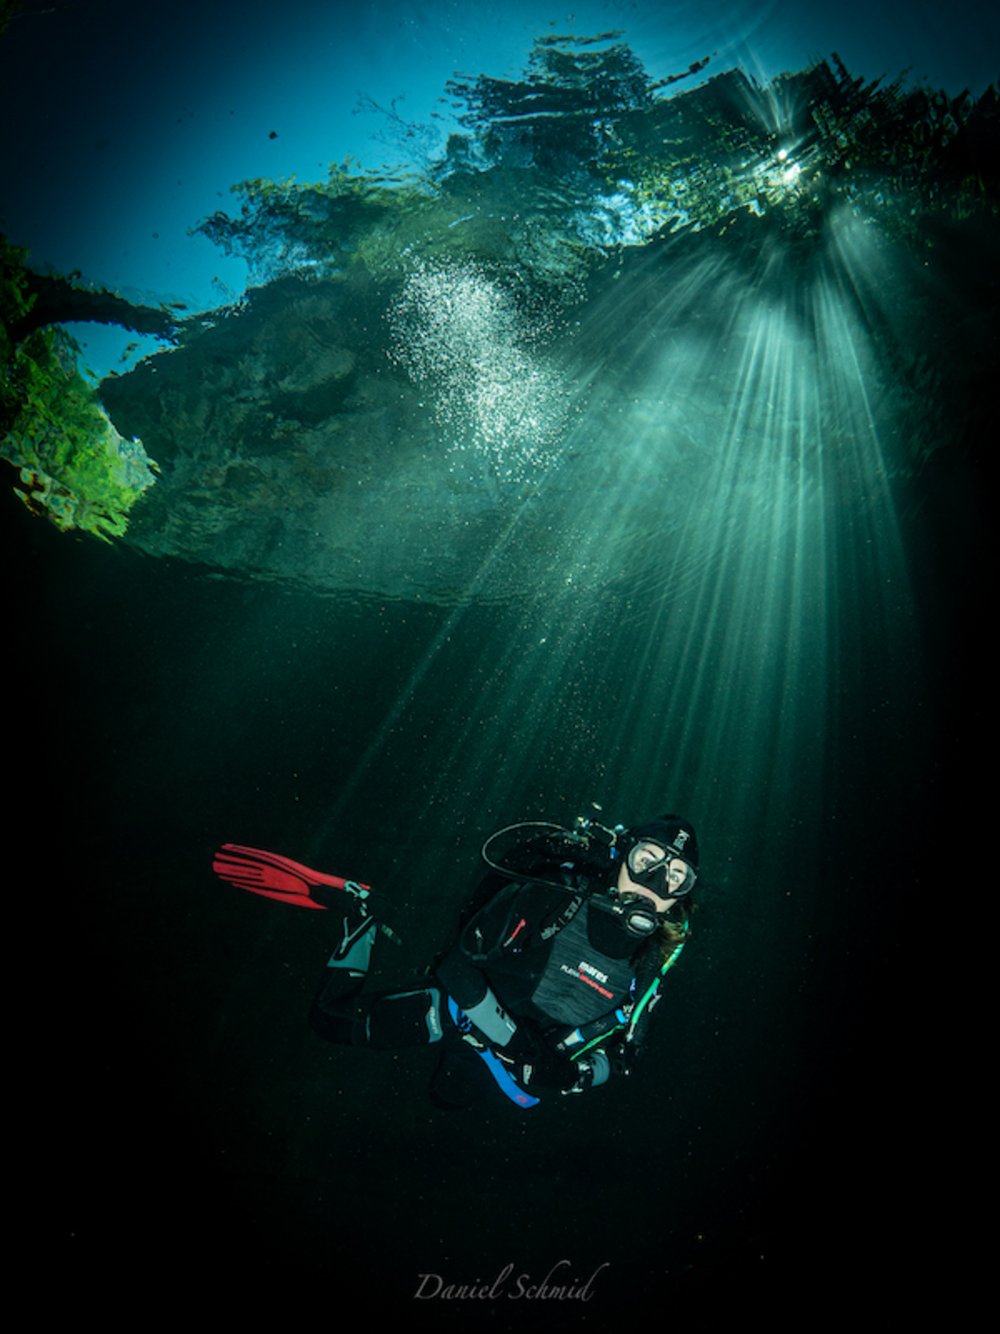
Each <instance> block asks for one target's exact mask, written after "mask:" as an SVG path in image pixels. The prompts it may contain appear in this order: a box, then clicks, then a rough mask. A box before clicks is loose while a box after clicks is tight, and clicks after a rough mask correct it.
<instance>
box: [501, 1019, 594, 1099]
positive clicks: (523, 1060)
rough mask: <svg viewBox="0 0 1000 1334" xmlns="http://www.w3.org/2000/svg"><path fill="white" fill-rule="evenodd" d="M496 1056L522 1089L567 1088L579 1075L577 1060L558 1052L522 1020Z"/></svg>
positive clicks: (562, 1090) (538, 1032) (535, 1029)
mask: <svg viewBox="0 0 1000 1334" xmlns="http://www.w3.org/2000/svg"><path fill="white" fill-rule="evenodd" d="M494 1055H495V1056H496V1057H497V1059H498V1060H500V1061H502V1062H503V1064H504V1065H505V1066H506V1067H507V1069H508V1070H509V1071H510V1073H511V1075H512V1076H513V1078H514V1079H515V1081H516V1082H517V1083H518V1084H520V1085H521V1087H522V1088H541V1089H556V1090H559V1091H561V1092H565V1091H567V1090H568V1089H569V1088H570V1087H571V1086H572V1085H573V1084H574V1083H576V1081H577V1079H578V1077H579V1071H578V1070H577V1068H576V1064H575V1062H573V1061H571V1060H570V1058H569V1057H568V1056H567V1055H566V1054H565V1052H561V1051H556V1049H555V1048H554V1047H551V1046H550V1045H549V1044H548V1043H547V1042H546V1041H545V1039H544V1037H543V1036H542V1034H541V1032H540V1031H539V1030H538V1029H537V1028H536V1027H535V1026H534V1025H533V1024H531V1023H528V1022H525V1021H523V1020H522V1022H521V1023H519V1024H518V1026H517V1031H516V1032H515V1034H514V1036H513V1037H512V1038H511V1040H510V1042H509V1043H508V1044H507V1046H506V1047H504V1048H502V1049H501V1050H495V1051H494Z"/></svg>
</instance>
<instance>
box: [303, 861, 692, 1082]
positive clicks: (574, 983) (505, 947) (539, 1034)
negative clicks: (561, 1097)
mask: <svg viewBox="0 0 1000 1334" xmlns="http://www.w3.org/2000/svg"><path fill="white" fill-rule="evenodd" d="M602 851H603V850H602ZM557 857H558V858H560V859H559V860H556V858H557ZM522 866H523V873H524V876H525V878H523V879H521V878H518V879H516V880H513V879H505V878H504V877H501V876H498V875H493V876H491V877H488V878H487V880H486V881H484V883H483V885H481V886H480V889H479V891H478V892H477V896H476V898H477V900H478V901H480V902H482V901H483V900H484V899H485V900H486V902H485V906H484V907H482V908H481V909H480V910H479V911H478V912H475V913H473V914H472V915H471V916H470V917H469V919H468V920H467V921H466V923H465V925H464V926H463V928H462V930H461V932H460V935H459V937H458V939H457V940H456V942H455V943H454V945H453V946H452V947H451V948H450V949H449V950H448V951H447V953H446V954H445V955H444V956H443V957H442V958H441V959H440V961H439V962H438V964H437V967H436V969H435V973H434V976H433V978H432V979H430V980H428V979H424V980H422V981H421V982H420V983H418V984H416V985H415V986H413V987H412V988H409V989H406V990H394V991H386V992H375V993H368V994H361V988H362V986H363V984H364V973H365V971H366V968H367V953H370V948H371V941H372V940H373V939H374V931H375V926H374V923H371V924H370V928H369V935H368V937H367V946H366V948H367V953H366V952H365V950H362V951H361V955H362V956H363V957H359V954H358V950H357V948H356V947H355V948H354V953H353V956H351V957H347V958H346V963H345V959H344V958H343V957H342V958H341V959H338V957H337V955H334V958H333V959H331V960H330V965H329V966H328V969H327V976H326V978H325V979H324V983H323V985H322V986H321V988H320V992H319V995H318V996H317V999H316V1003H315V1005H314V1007H313V1012H312V1023H313V1026H314V1027H315V1028H316V1029H317V1031H318V1032H319V1033H321V1034H322V1035H323V1036H324V1037H326V1038H328V1039H330V1040H331V1041H336V1042H350V1043H354V1044H359V1045H366V1046H371V1047H379V1048H389V1047H401V1046H410V1045H423V1044H432V1043H440V1044H441V1060H440V1062H439V1065H438V1070H437V1072H436V1074H435V1077H434V1080H433V1083H432V1088H431V1092H432V1096H433V1097H434V1099H435V1101H436V1102H438V1103H439V1104H440V1105H443V1106H448V1107H459V1106H467V1105H469V1103H470V1102H473V1101H476V1100H478V1098H479V1096H481V1094H482V1093H483V1092H484V1091H486V1090H489V1089H490V1088H492V1089H493V1090H494V1091H495V1089H496V1087H499V1088H500V1089H501V1090H502V1091H503V1092H504V1093H505V1094H506V1095H507V1096H508V1097H509V1098H511V1100H512V1101H514V1102H516V1103H518V1104H520V1105H522V1106H531V1105H533V1104H534V1103H535V1102H536V1101H538V1100H539V1098H544V1097H545V1096H546V1094H549V1095H550V1096H551V1094H553V1093H558V1092H571V1091H572V1092H582V1091H584V1089H586V1088H590V1087H592V1086H596V1085H598V1084H601V1083H604V1082H605V1081H606V1080H607V1078H608V1077H609V1076H610V1075H611V1074H613V1073H615V1072H620V1071H623V1070H627V1069H628V1065H629V1062H630V1060H631V1057H632V1055H633V1054H634V1052H635V1050H636V1048H637V1046H638V1043H639V1041H640V1040H641V1037H642V1034H643V1031H644V1029H645V1026H646V1024H647V1023H648V1020H649V1015H650V1013H651V1011H652V1009H653V1006H654V1005H655V1000H656V995H655V990H654V991H653V992H652V995H650V989H651V988H652V987H653V984H654V983H655V982H656V980H657V979H658V977H659V976H660V975H661V971H662V968H663V965H664V963H665V962H666V960H667V959H668V957H669V956H670V953H671V951H670V947H669V946H665V945H664V942H663V940H662V938H661V937H660V936H659V935H657V936H654V937H652V938H648V937H647V938H645V939H637V938H636V937H635V936H633V935H630V934H629V932H628V931H627V930H626V928H625V926H624V924H623V920H622V917H621V915H620V914H619V913H616V912H615V911H614V907H613V902H612V899H611V898H610V897H609V895H608V893H607V889H608V886H609V885H610V884H611V883H613V880H614V868H613V866H612V864H611V862H610V860H609V859H608V858H607V855H606V853H604V855H603V856H600V855H598V857H597V858H594V859H592V858H589V857H587V856H585V855H582V854H581V850H580V849H579V848H578V847H577V846H576V845H572V844H565V843H559V844H557V845H553V844H552V841H551V840H549V841H544V840H536V841H535V842H534V843H533V844H531V845H529V847H528V848H527V849H524V850H522V856H521V858H520V861H519V864H518V867H517V869H518V871H519V872H520V871H521V868H522ZM684 924H685V923H684V921H683V920H682V921H680V922H679V923H678V925H680V926H681V927H682V929H683V927H684ZM363 930H364V924H363V923H361V924H358V923H356V924H355V925H354V933H355V938H356V939H357V938H358V932H359V931H363ZM352 963H353V965H354V966H353V967H351V966H350V965H351V964H352Z"/></svg>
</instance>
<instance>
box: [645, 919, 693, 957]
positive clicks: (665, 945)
mask: <svg viewBox="0 0 1000 1334" xmlns="http://www.w3.org/2000/svg"><path fill="white" fill-rule="evenodd" d="M681 912H682V916H681V917H680V919H677V920H671V919H670V918H669V917H661V918H660V924H659V926H658V927H657V928H656V934H655V935H654V936H653V940H652V945H653V949H654V950H655V951H656V952H657V954H658V955H659V956H660V963H661V964H662V963H666V961H667V959H669V957H670V956H671V954H673V952H674V950H675V949H676V948H677V946H678V945H679V944H680V943H681V941H682V940H686V939H687V938H688V936H689V935H690V934H691V907H690V906H688V905H685V906H684V908H683V909H682V910H681Z"/></svg>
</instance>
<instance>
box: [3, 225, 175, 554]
mask: <svg viewBox="0 0 1000 1334" xmlns="http://www.w3.org/2000/svg"><path fill="white" fill-rule="evenodd" d="M25 259H26V252H25V251H24V250H21V249H19V248H18V247H16V246H12V245H10V244H9V243H8V242H7V240H6V239H5V238H4V237H2V236H0V458H3V459H6V460H7V462H8V463H10V464H12V465H13V466H14V467H15V468H16V469H17V470H18V473H19V475H20V481H21V484H22V486H21V487H19V488H18V487H16V488H15V491H16V494H17V495H18V496H20V498H21V499H22V500H23V501H24V503H25V504H26V505H27V506H28V507H29V509H31V510H33V511H35V512H36V513H42V514H45V515H46V516H47V517H48V518H50V519H51V520H52V522H53V523H55V524H56V525H57V526H58V527H59V528H63V529H69V528H77V529H81V530H82V531H84V532H88V533H93V534H94V535H95V536H96V537H100V538H101V539H103V540H105V541H108V540H110V538H111V537H121V536H122V534H123V533H124V532H125V529H126V527H127V524H128V518H127V516H128V512H129V510H130V509H131V508H132V506H133V505H134V504H135V502H136V501H137V500H138V498H139V496H140V495H141V494H142V493H143V491H144V490H146V488H147V487H149V486H150V485H151V484H152V482H153V480H154V478H153V473H152V471H151V468H152V466H155V465H152V464H151V460H150V459H149V458H148V457H147V456H146V453H145V451H144V450H143V448H142V445H141V444H140V443H139V442H138V441H128V440H125V439H124V438H123V437H122V436H121V435H119V434H118V432H117V431H116V430H115V428H114V426H113V425H112V423H111V421H110V419H109V418H108V415H107V413H106V412H105V411H104V410H103V408H102V407H101V406H100V404H99V403H98V401H97V398H96V395H95V392H94V390H93V389H92V388H91V386H90V385H88V383H87V382H86V380H85V379H84V377H83V376H82V375H81V374H80V371H79V369H78V368H77V363H76V357H77V353H78V351H79V349H78V347H77V344H76V343H75V342H74V340H73V339H72V338H71V337H70V335H69V334H68V333H67V332H66V330H65V329H62V328H60V327H59V326H58V325H53V326H49V327H47V328H42V329H35V330H34V331H33V332H32V333H30V334H28V336H27V337H25V338H24V339H22V340H20V341H18V338H17V329H18V326H19V324H20V323H21V322H22V321H23V320H24V318H25V317H26V316H27V315H28V313H29V312H30V310H31V308H32V305H33V304H34V300H35V298H34V296H33V295H32V294H31V292H30V290H29V275H28V272H27V269H26V267H25Z"/></svg>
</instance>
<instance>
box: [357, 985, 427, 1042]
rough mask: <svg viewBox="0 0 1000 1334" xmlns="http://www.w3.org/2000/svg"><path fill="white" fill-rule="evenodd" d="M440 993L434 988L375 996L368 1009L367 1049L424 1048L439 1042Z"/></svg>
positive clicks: (421, 988)
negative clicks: (368, 1047)
mask: <svg viewBox="0 0 1000 1334" xmlns="http://www.w3.org/2000/svg"><path fill="white" fill-rule="evenodd" d="M444 1022H445V1021H444V1020H443V1019H442V993H441V991H440V990H439V989H438V988H437V987H420V988H419V989H418V990H415V991H394V992H391V993H389V994H388V995H385V996H376V997H374V998H373V1000H372V1002H371V1006H370V1008H369V1010H368V1019H367V1023H366V1030H367V1043H368V1046H370V1047H382V1048H389V1047H425V1046H429V1045H430V1044H431V1043H432V1042H440V1041H441V1036H442V1032H443V1025H444Z"/></svg>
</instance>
